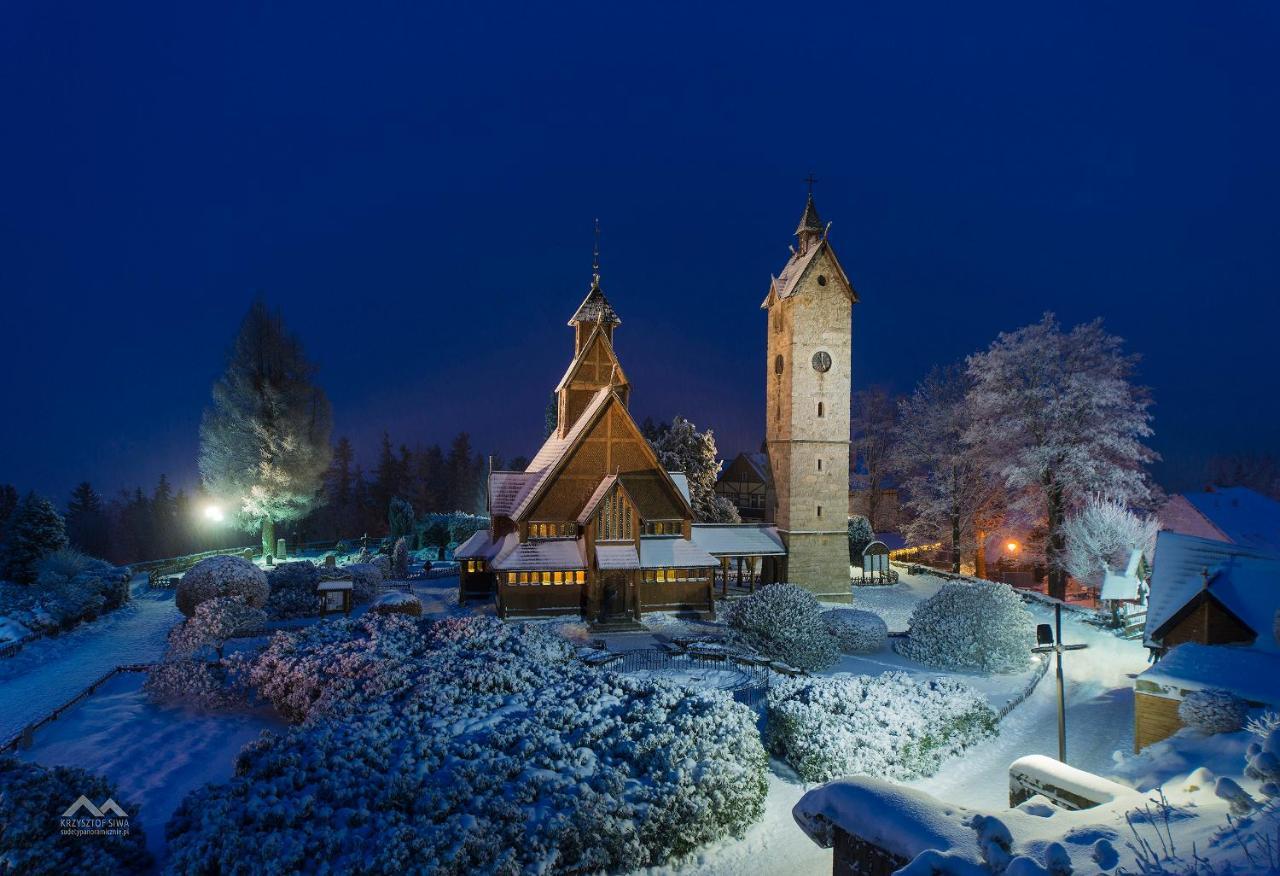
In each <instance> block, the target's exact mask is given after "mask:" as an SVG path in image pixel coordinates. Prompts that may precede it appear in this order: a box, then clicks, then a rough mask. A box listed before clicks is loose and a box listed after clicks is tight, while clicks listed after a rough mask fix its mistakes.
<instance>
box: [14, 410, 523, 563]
mask: <svg viewBox="0 0 1280 876" xmlns="http://www.w3.org/2000/svg"><path fill="white" fill-rule="evenodd" d="M527 464H528V462H527V460H523V459H514V460H512V461H511V467H513V468H516V467H518V468H521V469H523V468H524V467H525V466H526V465H527ZM494 467H495V468H501V467H502V460H500V459H497V458H495V459H494ZM488 471H489V461H488V460H487V459H486V458H485V457H484V456H482V455H480V454H478V453H475V452H474V451H473V449H472V447H471V438H470V436H468V435H467V434H466V433H465V432H464V433H461V434H459V435H458V436H457V437H455V438H454V439H453V441H452V442H451V443H450V445H449V449H448V451H447V452H446V451H445V450H443V449H442V448H441V447H440V446H439V445H431V446H419V447H416V448H414V449H410V448H409V447H408V446H406V445H403V444H401V445H399V446H398V447H397V446H396V445H394V444H393V443H392V441H391V438H390V436H389V435H386V434H384V435H383V438H382V446H381V449H380V451H379V453H378V458H377V460H376V462H375V464H374V466H373V469H372V471H371V472H368V473H367V472H366V471H365V469H364V467H363V466H361V465H360V464H359V463H358V462H357V460H356V458H355V451H354V450H353V448H352V446H351V442H350V441H348V440H347V439H346V438H341V439H339V440H338V442H337V443H336V444H335V445H334V449H333V462H332V464H331V465H330V466H329V470H328V471H327V472H326V474H325V478H324V483H323V485H322V486H321V489H320V493H321V496H320V498H321V503H320V504H319V506H318V507H317V509H316V510H315V511H314V512H312V513H311V514H310V515H309V516H308V517H306V518H304V519H302V520H300V521H298V522H297V523H291V524H289V525H288V527H287V528H286V527H281V528H280V531H279V532H278V533H277V534H278V535H279V536H281V537H283V538H285V539H287V541H288V542H289V543H291V544H298V543H300V542H316V541H334V542H337V541H338V540H339V539H355V538H360V537H361V536H364V535H368V536H369V537H371V538H381V537H382V536H385V535H387V534H388V532H389V523H388V511H389V508H390V505H391V500H392V499H393V498H396V497H400V498H402V499H405V500H406V501H408V502H409V503H410V504H411V505H412V506H413V510H414V512H415V514H417V515H419V516H421V515H424V514H430V513H433V512H445V511H465V512H467V513H469V514H483V513H484V511H485V482H486V480H487V475H488ZM20 498H21V497H20V495H19V493H18V491H17V489H16V488H15V487H13V486H11V485H9V484H0V541H2V540H3V535H4V528H5V525H6V522H7V521H8V519H9V517H10V515H11V514H12V512H13V510H14V509H15V508H16V507H17V505H18V502H19V499H20ZM212 503H213V500H212V499H211V498H210V497H209V496H207V495H206V494H205V492H204V490H203V489H202V488H197V489H196V490H195V491H194V492H191V493H188V492H186V491H185V490H182V489H177V490H175V489H174V488H173V486H172V485H171V484H170V483H169V479H168V478H167V477H166V476H164V475H161V476H160V480H159V481H158V482H157V483H156V484H155V486H154V487H152V488H151V489H149V490H144V489H142V488H141V487H138V488H135V489H133V490H121V491H120V492H119V493H117V494H115V495H114V496H111V497H104V496H103V495H102V494H101V493H99V492H98V491H97V490H96V489H95V488H94V486H93V485H92V484H90V483H88V482H87V481H86V482H84V483H81V484H79V485H78V486H77V487H76V488H75V489H74V490H73V491H72V492H71V495H70V496H69V497H67V499H66V500H65V505H63V506H62V514H63V517H64V518H65V520H66V532H67V539H68V541H69V542H70V544H71V546H72V547H74V548H76V549H77V550H80V551H83V552H84V553H86V554H88V555H90V556H93V557H99V558H101V559H104V560H107V561H109V562H111V563H115V564H118V565H119V564H126V563H136V562H141V561H143V560H154V559H162V558H165V557H176V556H182V555H184V554H191V553H198V552H200V551H206V550H213V549H215V548H226V547H238V546H241V545H244V546H254V545H256V543H257V539H256V537H255V536H254V535H253V534H251V533H247V532H244V531H241V530H240V529H238V528H236V527H235V526H233V525H232V524H231V521H230V520H229V519H228V520H226V521H222V522H217V521H214V520H211V519H209V517H208V516H206V514H205V510H206V509H207V508H208V507H209V506H210V505H211V504H212ZM57 504H59V503H57V502H56V501H55V505H57Z"/></svg>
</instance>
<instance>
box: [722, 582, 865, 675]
mask: <svg viewBox="0 0 1280 876" xmlns="http://www.w3.org/2000/svg"><path fill="white" fill-rule="evenodd" d="M725 620H726V622H727V623H728V624H729V626H730V627H731V628H733V629H734V630H735V631H737V632H738V633H740V634H742V635H743V637H744V638H745V639H746V641H747V644H749V645H750V646H751V647H753V648H755V649H756V650H758V651H760V652H761V653H764V654H768V655H769V656H770V657H774V658H776V659H778V660H782V661H785V662H787V663H789V664H791V665H792V666H795V667H796V668H798V669H804V670H808V671H810V672H817V671H818V670H821V669H826V668H827V667H828V666H830V665H832V664H833V663H835V662H836V661H837V660H839V659H840V645H839V642H837V640H836V638H835V636H833V635H832V634H831V631H830V630H829V629H828V628H827V623H826V620H825V619H824V618H823V614H822V603H820V602H818V598H817V597H816V596H814V595H813V594H812V593H810V592H809V591H808V590H806V589H804V588H803V587H799V586H797V585H795V584H770V585H768V586H767V587H761V588H760V589H759V590H757V591H756V592H755V593H753V594H752V595H751V596H748V597H747V598H746V599H740V600H738V601H737V602H734V603H733V604H731V605H730V606H729V608H728V610H727V611H726V612H725Z"/></svg>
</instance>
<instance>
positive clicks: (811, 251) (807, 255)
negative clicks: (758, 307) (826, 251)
mask: <svg viewBox="0 0 1280 876" xmlns="http://www.w3.org/2000/svg"><path fill="white" fill-rule="evenodd" d="M825 243H826V241H825V240H824V241H822V242H820V243H817V244H814V245H813V246H810V247H809V248H808V249H806V250H805V251H804V252H795V253H793V254H792V256H791V258H790V259H788V260H787V264H786V265H785V266H784V267H783V268H782V273H780V274H778V276H777V277H774V278H773V284H772V286H771V288H772V290H773V292H774V294H776V295H777V296H778V297H779V298H787V297H789V296H790V295H791V293H793V292H795V291H796V286H797V285H798V284H799V282H800V277H801V276H802V275H803V274H804V272H805V269H806V268H808V267H809V264H810V263H811V262H812V261H813V260H814V258H816V257H817V255H818V250H820V249H822V247H823V245H824V244H825Z"/></svg>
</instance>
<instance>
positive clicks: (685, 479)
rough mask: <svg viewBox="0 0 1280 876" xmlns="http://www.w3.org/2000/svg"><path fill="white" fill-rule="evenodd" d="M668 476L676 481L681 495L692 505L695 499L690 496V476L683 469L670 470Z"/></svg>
mask: <svg viewBox="0 0 1280 876" xmlns="http://www.w3.org/2000/svg"><path fill="white" fill-rule="evenodd" d="M667 477H669V478H671V480H672V481H673V482H674V483H675V485H676V489H677V490H679V491H680V495H682V496H684V501H685V503H686V504H690V505H692V504H693V499H691V498H689V476H688V475H687V474H685V473H684V472H682V471H669V472H667Z"/></svg>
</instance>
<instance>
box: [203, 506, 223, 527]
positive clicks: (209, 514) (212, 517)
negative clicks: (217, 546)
mask: <svg viewBox="0 0 1280 876" xmlns="http://www.w3.org/2000/svg"><path fill="white" fill-rule="evenodd" d="M204 516H205V519H206V520H208V521H209V522H211V523H221V522H222V521H223V520H225V519H226V515H225V514H223V513H222V509H221V508H219V507H218V506H217V505H206V506H204Z"/></svg>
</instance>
